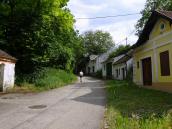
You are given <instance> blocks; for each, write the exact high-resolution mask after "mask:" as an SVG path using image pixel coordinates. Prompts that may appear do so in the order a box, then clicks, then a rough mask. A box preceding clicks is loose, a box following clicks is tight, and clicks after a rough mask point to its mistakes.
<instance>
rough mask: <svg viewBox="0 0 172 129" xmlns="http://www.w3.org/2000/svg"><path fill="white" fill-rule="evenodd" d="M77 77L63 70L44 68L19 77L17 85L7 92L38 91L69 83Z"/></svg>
mask: <svg viewBox="0 0 172 129" xmlns="http://www.w3.org/2000/svg"><path fill="white" fill-rule="evenodd" d="M76 80H77V77H76V76H75V75H74V74H72V73H68V72H66V71H63V70H59V69H54V68H44V69H43V70H41V71H39V72H36V73H33V74H32V75H26V76H23V78H21V77H20V78H19V79H18V82H17V85H16V86H15V87H14V88H13V89H11V90H10V91H9V92H40V91H46V90H50V89H54V88H59V87H62V86H65V85H67V84H71V83H73V82H75V81H76Z"/></svg>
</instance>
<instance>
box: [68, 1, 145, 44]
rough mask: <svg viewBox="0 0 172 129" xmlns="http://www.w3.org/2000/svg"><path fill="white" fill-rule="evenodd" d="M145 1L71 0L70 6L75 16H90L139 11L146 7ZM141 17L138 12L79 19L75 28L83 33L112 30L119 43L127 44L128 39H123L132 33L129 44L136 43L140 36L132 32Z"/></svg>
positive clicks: (116, 41)
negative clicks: (93, 18)
mask: <svg viewBox="0 0 172 129" xmlns="http://www.w3.org/2000/svg"><path fill="white" fill-rule="evenodd" d="M145 2H146V0H70V1H69V3H68V8H69V9H70V10H71V12H72V14H73V15H74V16H75V18H90V17H101V16H115V15H120V14H131V13H139V12H140V11H141V10H142V9H143V8H144V5H145ZM140 17H141V15H140V14H137V15H132V16H126V17H115V18H105V19H95V20H90V19H84V20H83V19H77V20H76V23H75V28H76V29H77V30H79V31H80V33H81V34H82V33H84V32H85V31H88V30H93V31H95V30H103V31H107V32H110V34H111V36H112V37H113V39H114V41H115V43H116V44H117V45H120V44H126V41H123V42H121V41H122V40H124V39H125V38H126V37H128V36H129V35H130V37H129V38H128V44H134V43H135V42H136V41H137V39H138V37H137V36H135V35H134V33H133V34H132V35H131V33H132V32H133V31H135V24H136V23H137V21H138V20H139V19H140ZM120 42H121V43H120Z"/></svg>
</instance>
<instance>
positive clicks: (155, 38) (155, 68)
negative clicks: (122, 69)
mask: <svg viewBox="0 0 172 129" xmlns="http://www.w3.org/2000/svg"><path fill="white" fill-rule="evenodd" d="M161 23H164V24H165V29H164V30H161V29H160V25H161ZM167 50H168V51H169V60H170V76H161V68H160V53H161V52H164V51H167ZM147 57H151V61H152V82H153V85H159V84H163V85H165V84H167V85H169V84H172V27H171V24H170V23H169V22H168V21H167V20H165V19H159V20H158V21H157V23H156V24H155V26H154V29H153V30H152V32H151V34H150V39H149V40H148V41H147V42H146V43H145V44H144V45H142V46H140V47H138V48H136V49H135V50H134V54H133V58H134V77H133V78H134V82H136V83H137V84H141V85H142V84H143V79H142V78H143V77H142V59H144V58H147ZM138 61H139V65H140V67H139V69H138V68H137V62H138ZM171 86H172V85H171Z"/></svg>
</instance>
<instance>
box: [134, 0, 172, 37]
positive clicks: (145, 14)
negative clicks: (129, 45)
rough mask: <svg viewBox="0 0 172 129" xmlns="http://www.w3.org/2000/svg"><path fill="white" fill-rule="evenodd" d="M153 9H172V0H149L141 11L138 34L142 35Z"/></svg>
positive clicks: (137, 26) (137, 28) (137, 27)
mask: <svg viewBox="0 0 172 129" xmlns="http://www.w3.org/2000/svg"><path fill="white" fill-rule="evenodd" d="M152 10H167V11H171V10H172V1H171V0H147V1H146V4H145V7H144V9H143V10H142V11H141V14H142V17H141V18H140V20H139V21H138V22H137V25H136V30H137V35H140V33H141V32H142V30H143V28H144V26H145V24H146V22H147V21H148V19H149V17H150V15H151V12H152Z"/></svg>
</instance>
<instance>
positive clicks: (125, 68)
mask: <svg viewBox="0 0 172 129" xmlns="http://www.w3.org/2000/svg"><path fill="white" fill-rule="evenodd" d="M132 67H133V58H132V51H129V52H128V53H126V54H123V55H120V56H118V57H116V58H114V61H113V68H112V76H113V78H114V79H117V80H124V79H126V77H127V73H128V72H129V71H130V70H132ZM131 72H132V71H131ZM131 74H132V73H131Z"/></svg>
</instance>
